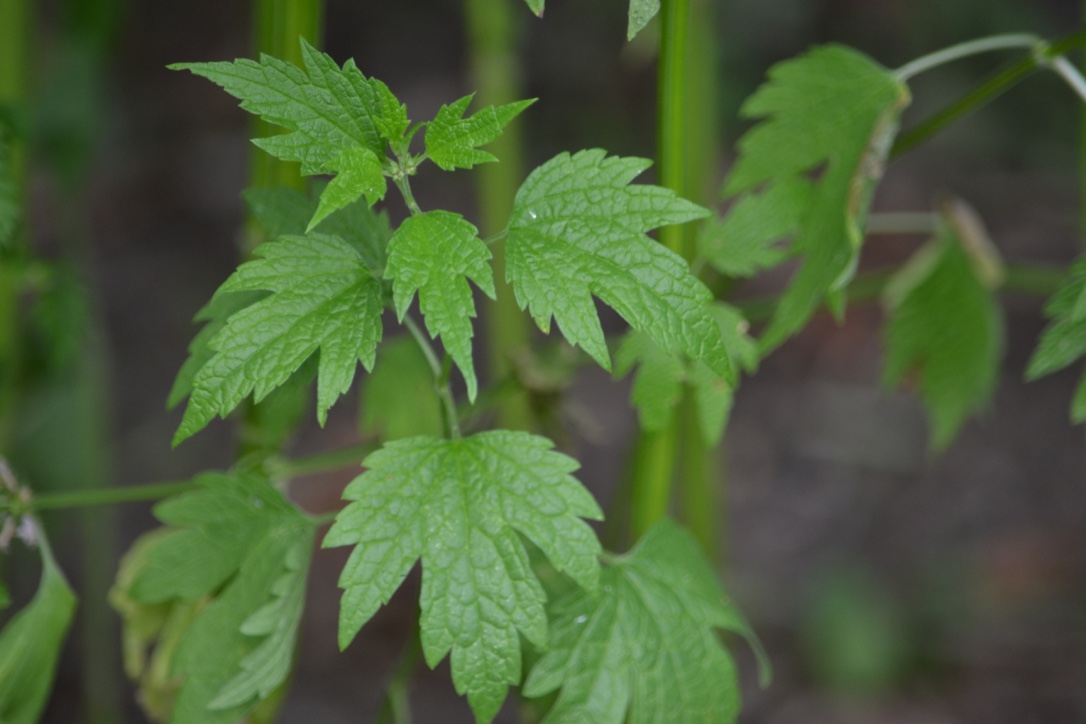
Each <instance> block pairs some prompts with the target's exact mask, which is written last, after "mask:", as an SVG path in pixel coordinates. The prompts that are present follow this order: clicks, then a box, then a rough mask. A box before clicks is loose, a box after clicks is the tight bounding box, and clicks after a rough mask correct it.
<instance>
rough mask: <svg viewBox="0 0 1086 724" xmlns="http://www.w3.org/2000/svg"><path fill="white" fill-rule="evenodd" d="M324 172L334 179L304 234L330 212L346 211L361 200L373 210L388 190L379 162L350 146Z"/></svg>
mask: <svg viewBox="0 0 1086 724" xmlns="http://www.w3.org/2000/svg"><path fill="white" fill-rule="evenodd" d="M325 170H327V171H329V172H331V173H334V174H336V176H335V178H333V179H332V180H331V181H330V182H329V183H328V185H327V186H325V187H324V191H322V192H321V197H320V203H318V204H317V210H316V211H315V212H314V213H313V218H312V219H311V220H310V221H309V223H308V224H307V225H306V227H305V231H306V233H307V234H308V233H309V232H310V231H312V230H313V229H314V228H315V227H316V226H317V225H318V224H320V222H321V221H323V220H324V219H325V218H327V217H328V216H329V215H330V214H332V213H333V212H335V211H339V210H340V209H342V208H345V207H347V206H348V205H350V204H352V203H354V202H356V201H358V199H359V198H361V197H363V196H365V197H366V202H367V203H368V204H369V205H370V206H373V205H374V204H376V203H377V202H378V201H380V200H381V199H383V198H384V197H385V192H386V191H387V190H388V183H387V182H386V181H385V175H384V169H383V167H382V165H381V159H379V158H377V156H376V155H374V153H373V151H371V150H369V149H368V148H362V147H361V146H352V147H351V148H348V149H345V150H344V151H343V152H342V153H341V154H340V155H338V156H336V157H335V158H334V159H332V160H331V161H329V162H328V163H327V164H326V165H325Z"/></svg>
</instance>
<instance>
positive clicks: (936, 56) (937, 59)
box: [894, 33, 1044, 81]
mask: <svg viewBox="0 0 1086 724" xmlns="http://www.w3.org/2000/svg"><path fill="white" fill-rule="evenodd" d="M1043 42H1044V41H1043V40H1041V38H1038V37H1037V36H1036V35H1030V34H1029V33H1008V34H1006V35H993V36H991V37H988V38H979V39H977V40H970V41H968V42H965V43H959V44H957V45H952V46H950V47H949V48H943V49H942V50H937V51H935V52H934V53H929V54H928V55H924V56H921V57H919V58H917V59H916V60H914V61H911V62H909V63H906V64H905V65H903V66H901V67H900V68H898V69H897V70H895V71H894V75H896V76H897V77H898V78H899V79H901V80H903V81H907V80H909V79H910V78H912V77H913V76H916V75H919V74H921V73H923V72H925V71H929V70H932V69H934V68H938V67H940V66H943V65H946V64H947V63H952V62H954V61H955V60H961V59H962V58H968V57H970V56H973V55H980V54H981V53H991V52H992V51H995V50H1010V49H1022V48H1027V49H1032V48H1036V47H1037V46H1038V45H1039V44H1041V43H1043Z"/></svg>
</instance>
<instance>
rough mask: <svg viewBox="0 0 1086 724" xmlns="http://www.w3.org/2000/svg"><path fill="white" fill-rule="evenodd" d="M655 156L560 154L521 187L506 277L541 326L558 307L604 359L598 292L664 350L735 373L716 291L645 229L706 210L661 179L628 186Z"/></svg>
mask: <svg viewBox="0 0 1086 724" xmlns="http://www.w3.org/2000/svg"><path fill="white" fill-rule="evenodd" d="M649 165H650V162H649V161H647V160H645V159H639V158H618V157H610V158H608V157H607V156H606V154H605V152H604V151H602V150H599V149H593V150H589V151H581V152H580V153H577V154H575V155H573V156H570V155H569V154H567V153H563V154H560V155H558V156H556V157H555V158H553V159H551V160H550V161H548V162H547V163H545V164H543V165H542V166H540V167H539V168H537V169H536V170H535V171H533V172H532V173H531V175H529V176H528V178H527V179H526V180H525V182H524V184H523V185H522V186H521V187H520V190H519V191H518V192H517V196H516V200H515V202H514V207H513V214H512V219H511V220H510V223H509V235H508V238H507V240H506V264H507V266H506V278H507V280H508V281H509V282H510V283H511V284H512V285H513V289H514V291H515V293H516V297H517V301H518V303H519V304H520V306H521V308H522V309H523V308H525V307H527V308H528V310H529V311H530V312H531V314H532V317H533V318H534V319H535V321H536V324H537V325H539V327H540V329H542V330H543V331H544V332H547V331H549V329H550V320H551V318H552V317H553V318H554V319H555V321H557V322H558V325H559V327H560V328H561V330H562V334H563V335H564V336H565V338H566V339H567V340H568V341H569V342H570V343H571V344H574V345H579V346H581V347H583V348H584V350H585V351H586V352H587V353H588V354H589V355H590V356H591V357H592V358H593V359H595V360H596V361H597V362H598V363H599V364H600V365H601V366H603V367H604V368H605V369H610V367H611V363H610V357H609V355H608V353H607V345H606V343H605V341H604V336H603V330H602V328H601V327H600V321H599V316H598V315H597V313H596V307H595V305H594V303H593V301H592V296H593V295H595V296H596V297H598V298H599V299H600V300H602V301H603V302H604V303H606V304H607V305H608V306H610V307H612V308H613V309H614V310H615V311H617V312H618V313H619V314H620V315H621V316H622V317H623V318H624V319H625V320H626V321H627V322H629V323H630V326H632V327H633V328H634V329H636V330H638V331H641V332H643V333H645V334H646V335H648V337H649V338H650V339H652V340H653V341H654V342H656V343H657V344H658V345H660V346H661V347H662V348H664V349H666V350H669V351H671V350H679V351H682V352H684V353H685V354H687V355H688V356H690V357H691V358H693V359H698V360H702V361H704V362H705V363H706V364H707V365H708V366H709V368H710V369H712V370H713V371H714V372H716V373H717V374H719V375H720V376H722V377H725V378H728V379H732V378H733V374H734V373H733V371H732V369H731V365H730V364H729V361H728V351H727V349H726V347H725V345H724V341H723V340H722V338H721V335H720V330H719V329H718V328H717V325H716V323H715V321H714V320H713V318H712V314H711V313H710V311H709V302H710V301H711V299H712V294H711V293H710V292H709V290H708V289H707V288H706V287H705V285H704V284H702V283H701V282H700V281H698V279H697V278H696V277H695V276H694V275H693V274H691V273H690V269H689V267H688V266H687V264H686V262H685V261H684V260H683V259H682V257H680V256H679V255H677V254H675V253H673V252H671V251H669V250H668V249H666V248H664V247H663V246H662V245H660V244H658V243H656V242H655V241H653V240H652V239H650V238H649V237H648V236H646V232H647V231H649V230H650V229H653V228H656V227H658V226H663V225H666V224H681V223H684V222H687V221H691V220H693V219H698V218H702V217H704V216H706V215H707V214H708V212H707V211H706V210H705V209H703V208H701V207H700V206H698V205H696V204H694V203H692V202H690V201H686V200H685V199H681V198H679V197H677V196H676V195H675V194H674V192H672V191H670V190H668V189H664V188H661V187H659V186H649V185H638V186H630V185H629V183H630V181H632V180H633V178H634V177H635V176H637V175H638V174H639V173H641V172H642V171H644V170H645V169H646V168H648V166H649Z"/></svg>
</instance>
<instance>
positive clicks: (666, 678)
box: [524, 520, 760, 724]
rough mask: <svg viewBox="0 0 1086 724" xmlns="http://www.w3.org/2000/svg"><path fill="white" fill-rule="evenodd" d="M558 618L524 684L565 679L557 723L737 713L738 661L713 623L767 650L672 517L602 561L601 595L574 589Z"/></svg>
mask: <svg viewBox="0 0 1086 724" xmlns="http://www.w3.org/2000/svg"><path fill="white" fill-rule="evenodd" d="M551 620H552V622H553V623H552V627H551V645H550V648H549V649H548V650H547V652H546V653H544V654H543V656H542V658H540V659H539V661H537V662H536V664H535V666H534V667H533V668H532V671H531V673H530V674H529V676H528V680H527V682H526V683H525V687H524V693H525V695H526V696H529V697H539V696H543V695H545V694H548V693H550V692H552V691H555V690H556V689H559V688H561V693H560V694H559V695H558V699H557V701H556V702H555V704H554V707H553V708H552V709H551V710H550V712H549V714H548V715H547V718H546V719H545V720H544V721H545V722H548V723H551V724H553V723H556V722H593V724H610V723H613V724H621V723H622V722H631V724H639V723H640V722H663V721H667V722H721V723H723V722H730V721H734V720H735V717H736V714H737V712H738V709H739V687H738V682H737V680H736V671H735V664H734V662H733V661H732V659H731V656H730V655H729V654H728V652H727V651H726V650H725V649H724V648H723V646H722V645H721V643H720V641H719V639H718V638H717V634H716V633H715V631H714V629H724V630H727V631H734V632H737V633H740V634H742V635H744V636H746V637H748V639H750V640H751V642H752V644H754V645H755V646H756V650H759V651H760V649H758V648H757V643H756V641H755V640H754V639H753V635H752V634H751V632H750V629H749V627H748V626H747V624H746V623H745V621H744V620H743V618H742V616H741V615H740V614H739V612H738V611H737V610H736V608H735V607H734V606H733V605H732V604H731V603H729V602H728V600H727V598H726V597H725V595H724V592H723V591H722V590H721V588H720V585H719V584H718V583H717V581H716V578H715V576H714V575H713V572H712V570H711V569H710V567H709V565H708V564H707V563H706V561H705V560H704V558H703V556H702V554H701V552H700V550H699V549H698V546H697V543H696V542H695V541H694V540H693V538H692V537H691V536H690V535H689V534H688V533H686V532H685V531H683V530H682V529H680V528H679V527H678V526H676V525H675V524H674V523H671V522H670V521H667V520H664V521H662V522H661V523H658V524H657V525H656V526H654V527H653V528H652V529H651V530H650V531H649V532H648V533H646V534H645V536H644V538H642V540H641V542H640V543H638V545H637V546H636V547H635V548H634V549H633V550H632V551H631V552H630V553H629V554H627V555H626V556H623V557H622V558H621V559H620V560H619V561H618V562H617V563H615V564H614V565H611V566H608V567H606V568H605V569H604V570H603V573H602V577H601V579H600V592H599V594H598V595H593V594H591V593H587V592H584V591H578V590H573V591H571V592H570V593H569V594H567V595H565V596H564V597H562V598H561V599H559V600H558V601H557V602H556V603H555V604H554V605H553V607H552V618H551Z"/></svg>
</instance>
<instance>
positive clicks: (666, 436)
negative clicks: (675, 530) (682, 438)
mask: <svg viewBox="0 0 1086 724" xmlns="http://www.w3.org/2000/svg"><path fill="white" fill-rule="evenodd" d="M677 444H678V428H677V426H676V425H669V426H668V427H667V428H665V429H663V430H661V431H659V432H650V431H647V430H642V431H641V433H640V434H639V435H638V439H637V443H636V445H635V447H634V450H633V454H632V455H631V457H630V467H631V471H630V477H631V484H632V485H631V493H630V535H631V537H632V538H633V539H634V540H635V541H636V540H637V539H639V538H640V537H641V536H642V535H644V534H645V532H646V531H647V530H648V529H649V528H651V527H652V526H653V525H654V524H655V523H656V522H657V521H659V520H660V519H661V518H663V517H664V516H665V515H667V513H668V509H669V508H670V505H671V482H672V480H673V478H674V474H675V456H676V450H677Z"/></svg>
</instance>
